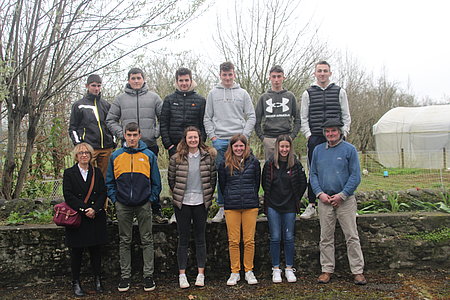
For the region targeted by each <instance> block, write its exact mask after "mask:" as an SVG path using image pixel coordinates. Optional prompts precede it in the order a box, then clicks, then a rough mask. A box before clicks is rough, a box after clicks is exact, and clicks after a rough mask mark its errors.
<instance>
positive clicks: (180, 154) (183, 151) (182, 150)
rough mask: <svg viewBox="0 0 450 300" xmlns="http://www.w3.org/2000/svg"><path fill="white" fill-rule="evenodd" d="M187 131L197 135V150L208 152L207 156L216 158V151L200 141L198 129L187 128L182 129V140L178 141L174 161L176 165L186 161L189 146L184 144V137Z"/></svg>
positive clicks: (200, 135)
mask: <svg viewBox="0 0 450 300" xmlns="http://www.w3.org/2000/svg"><path fill="white" fill-rule="evenodd" d="M189 131H195V132H197V133H198V139H199V141H198V148H199V149H201V150H203V151H205V152H208V153H209V155H211V157H212V158H215V156H216V153H217V152H216V149H214V148H211V147H209V146H208V145H206V144H205V143H204V142H203V140H202V133H201V132H200V129H198V128H197V127H195V126H188V127H186V129H184V133H183V138H182V139H181V140H180V142H179V143H178V145H177V153H176V154H175V155H176V156H175V160H176V162H177V163H181V162H183V161H185V160H186V159H187V155H188V152H189V146H188V144H187V143H186V136H187V133H188V132H189Z"/></svg>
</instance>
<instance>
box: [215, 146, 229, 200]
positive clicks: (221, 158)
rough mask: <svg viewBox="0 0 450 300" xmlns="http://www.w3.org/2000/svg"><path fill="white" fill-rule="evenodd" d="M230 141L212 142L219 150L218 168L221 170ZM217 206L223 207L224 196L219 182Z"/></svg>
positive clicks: (217, 157)
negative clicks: (220, 166)
mask: <svg viewBox="0 0 450 300" xmlns="http://www.w3.org/2000/svg"><path fill="white" fill-rule="evenodd" d="M229 142H230V141H229V140H223V139H216V140H215V141H213V142H212V145H213V147H214V148H215V149H216V150H217V156H216V168H219V165H220V163H221V162H223V161H224V160H225V151H227V149H228V144H229ZM217 204H218V205H219V206H223V195H222V192H221V191H220V187H219V182H217Z"/></svg>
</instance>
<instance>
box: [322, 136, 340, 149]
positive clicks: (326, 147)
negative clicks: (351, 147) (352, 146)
mask: <svg viewBox="0 0 450 300" xmlns="http://www.w3.org/2000/svg"><path fill="white" fill-rule="evenodd" d="M343 141H344V139H343V138H342V137H341V139H340V140H339V141H338V142H337V143H336V145H334V146H331V145H330V144H329V143H328V142H327V145H326V146H325V149H328V148H334V147H336V146H337V145H339V144H340V143H342V142H343Z"/></svg>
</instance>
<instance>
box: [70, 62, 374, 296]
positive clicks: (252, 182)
mask: <svg viewBox="0 0 450 300" xmlns="http://www.w3.org/2000/svg"><path fill="white" fill-rule="evenodd" d="M314 75H315V77H316V79H317V81H316V83H315V84H313V85H312V86H311V87H310V88H309V89H308V90H306V91H305V92H304V94H303V95H302V99H301V105H299V103H298V102H297V100H296V98H295V96H294V94H293V93H291V92H289V91H287V90H285V89H284V88H283V81H284V79H285V76H284V71H283V69H282V68H281V67H280V66H274V67H273V68H272V69H271V70H270V72H269V80H270V82H271V89H270V90H269V91H268V92H267V93H264V94H263V95H262V96H261V97H260V99H259V101H258V103H257V105H256V110H255V108H254V107H253V103H252V100H251V98H250V96H249V94H248V93H247V91H245V90H244V89H243V88H241V87H240V86H239V84H237V83H236V82H235V76H236V73H235V67H234V65H233V64H232V63H231V62H225V63H223V64H221V65H220V70H219V76H220V83H219V84H218V85H216V86H215V87H214V88H213V89H212V90H211V91H210V93H209V94H208V97H207V99H205V98H203V97H202V96H201V95H199V94H198V93H197V92H195V87H196V83H195V81H194V80H193V79H192V72H191V71H190V70H189V69H187V68H180V69H178V70H177V71H176V73H175V88H176V90H175V92H174V93H173V94H170V95H168V96H167V97H166V98H165V99H164V101H162V100H161V98H160V97H159V96H158V95H157V94H155V93H153V92H151V91H149V88H148V86H147V83H146V82H145V75H144V72H143V71H142V70H141V69H138V68H133V69H131V70H130V71H129V72H128V83H127V84H126V87H125V92H124V93H123V94H121V95H119V96H118V97H117V98H116V99H115V101H114V102H113V103H112V105H110V104H109V103H108V102H106V101H105V100H103V99H102V98H101V84H102V80H101V78H100V76H98V75H90V76H89V77H88V78H87V82H86V88H87V94H86V95H85V96H84V97H83V98H82V99H81V100H79V101H77V102H75V103H74V104H73V107H72V111H71V116H70V126H69V134H70V136H71V138H72V141H73V143H74V145H75V148H74V150H73V155H74V159H75V161H76V164H75V165H74V166H73V167H71V168H69V169H67V170H65V172H64V177H63V190H64V197H65V199H66V202H67V203H68V204H69V205H70V206H71V207H72V208H74V209H75V210H77V211H78V212H79V213H80V214H81V215H82V222H81V226H80V227H79V228H76V229H73V228H67V229H66V241H67V245H68V246H69V247H70V249H71V267H72V279H73V290H74V293H75V295H77V296H83V295H84V294H85V292H84V290H83V288H82V287H81V284H80V269H81V257H82V253H83V249H84V248H87V249H88V250H89V253H90V259H91V265H92V269H93V273H94V288H95V290H96V291H97V292H102V291H103V289H104V288H103V286H102V282H101V277H100V269H101V250H100V249H101V245H103V244H105V243H107V241H108V237H107V232H106V214H105V205H107V197H108V198H109V199H110V200H111V202H112V203H113V204H114V205H115V208H116V212H117V220H118V229H119V254H120V269H121V280H120V283H119V286H118V290H119V291H121V292H125V291H127V290H129V288H130V284H131V249H130V248H131V241H132V228H133V220H134V219H136V220H137V223H138V227H139V234H140V240H141V246H142V251H143V285H144V290H145V291H152V290H154V289H155V282H154V280H153V272H154V264H153V261H154V253H153V252H154V251H153V235H152V220H155V221H157V222H160V223H163V222H167V219H165V218H164V217H163V216H162V215H161V205H160V203H159V194H160V192H161V188H162V184H161V178H160V173H159V169H158V163H157V155H158V152H159V149H158V145H157V142H156V141H157V138H158V137H159V135H161V137H162V143H163V145H164V147H165V148H166V149H167V151H168V152H169V157H170V162H169V169H168V184H169V188H170V191H171V193H172V196H173V197H172V198H173V206H174V216H173V218H172V219H173V221H175V222H176V223H177V229H178V247H177V259H178V269H179V285H180V287H181V288H188V287H189V286H190V284H189V281H188V279H187V276H186V267H187V260H188V246H189V239H190V231H191V224H192V226H193V233H194V239H195V247H196V251H195V253H196V260H197V268H198V274H197V277H196V280H195V286H204V284H205V266H206V256H207V254H206V239H205V229H206V222H207V215H208V209H209V207H210V206H211V204H212V202H213V200H214V192H215V191H216V186H217V198H216V202H217V204H218V206H219V210H218V212H217V214H216V215H215V216H214V218H213V219H212V221H214V222H221V221H222V220H223V219H225V222H226V227H227V233H228V242H229V256H230V265H231V274H230V277H229V279H228V280H227V285H231V286H232V285H236V284H237V282H238V281H239V280H240V271H241V257H240V254H241V250H240V244H241V240H242V242H243V248H244V249H243V254H244V255H243V256H244V257H243V267H244V268H243V269H244V271H245V280H246V281H247V282H248V284H257V283H258V280H257V279H256V277H255V274H254V273H253V268H254V253H255V239H254V237H255V230H256V220H257V216H258V208H259V203H260V201H259V189H260V186H261V185H262V188H263V190H264V211H265V214H266V215H267V219H268V225H269V232H270V256H271V260H272V281H273V282H274V283H279V282H282V268H281V263H280V252H281V250H280V249H281V242H283V249H284V255H285V264H284V265H285V268H284V274H285V278H286V280H287V281H288V282H296V281H297V278H296V276H295V274H294V272H295V269H294V253H295V246H294V241H295V220H296V215H297V214H298V213H299V212H300V199H301V198H302V196H303V194H304V193H305V191H306V189H307V187H308V198H309V201H310V204H309V205H308V207H307V208H306V210H305V212H304V213H303V214H302V215H301V217H302V218H310V217H312V216H314V215H315V214H316V213H317V210H316V203H315V201H316V199H319V201H318V203H319V204H318V211H319V212H320V213H319V220H320V225H321V238H320V252H321V254H320V262H321V265H322V274H321V275H320V276H319V278H318V282H319V283H328V282H329V281H330V279H331V274H332V273H333V272H334V230H335V223H336V219H337V220H338V221H339V223H340V224H341V227H342V229H343V231H344V235H345V239H346V242H347V252H348V258H349V262H350V268H351V271H352V273H353V274H354V276H355V277H354V281H355V283H356V284H365V283H366V280H365V278H364V275H363V268H364V259H363V255H362V252H361V247H360V243H359V237H358V231H357V227H356V200H355V197H354V191H355V189H356V188H357V186H358V184H359V182H360V170H359V162H358V155H357V152H356V149H355V147H354V146H353V145H351V144H349V143H348V142H346V141H345V137H346V136H347V134H348V130H349V126H350V114H349V109H348V100H347V95H346V93H345V90H344V89H342V88H340V87H339V86H337V85H335V84H334V83H331V82H330V76H331V71H330V65H329V64H328V63H327V62H326V61H321V62H318V63H317V64H316V66H315V72H314ZM254 129H255V131H256V134H257V136H258V137H259V138H260V139H261V140H262V142H263V145H264V154H265V164H264V167H263V170H262V173H261V167H260V162H259V160H258V159H257V158H256V157H255V156H254V155H253V153H252V151H251V148H250V145H249V137H250V135H251V133H252V131H253V130H254ZM299 131H302V132H303V133H304V134H305V136H306V137H307V139H308V164H309V169H310V174H309V182H308V183H307V179H306V175H305V171H304V168H303V166H302V164H301V163H300V160H299V157H297V156H296V154H295V151H294V145H293V140H294V139H295V138H296V136H297V135H298V133H299ZM207 138H209V139H210V140H211V141H212V147H211V146H208V145H206V144H205V142H206V139H207ZM120 143H121V144H122V146H121V147H120V148H118V149H117V150H115V151H114V152H113V149H114V147H115V146H116V144H120ZM92 178H94V179H92ZM92 183H93V184H94V186H93V189H92V192H90V191H89V190H90V186H91V185H92ZM88 194H89V195H90V197H89V199H88V201H83V200H84V199H85V198H87V197H86V195H88Z"/></svg>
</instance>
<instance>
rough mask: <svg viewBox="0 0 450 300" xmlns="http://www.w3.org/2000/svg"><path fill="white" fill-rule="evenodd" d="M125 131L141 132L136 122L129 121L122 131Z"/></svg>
mask: <svg viewBox="0 0 450 300" xmlns="http://www.w3.org/2000/svg"><path fill="white" fill-rule="evenodd" d="M133 74H137V73H133ZM127 131H137V132H139V133H141V129H140V128H139V125H138V123H136V122H130V123H128V124H127V125H125V128H124V130H123V132H124V133H126V132H127Z"/></svg>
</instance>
